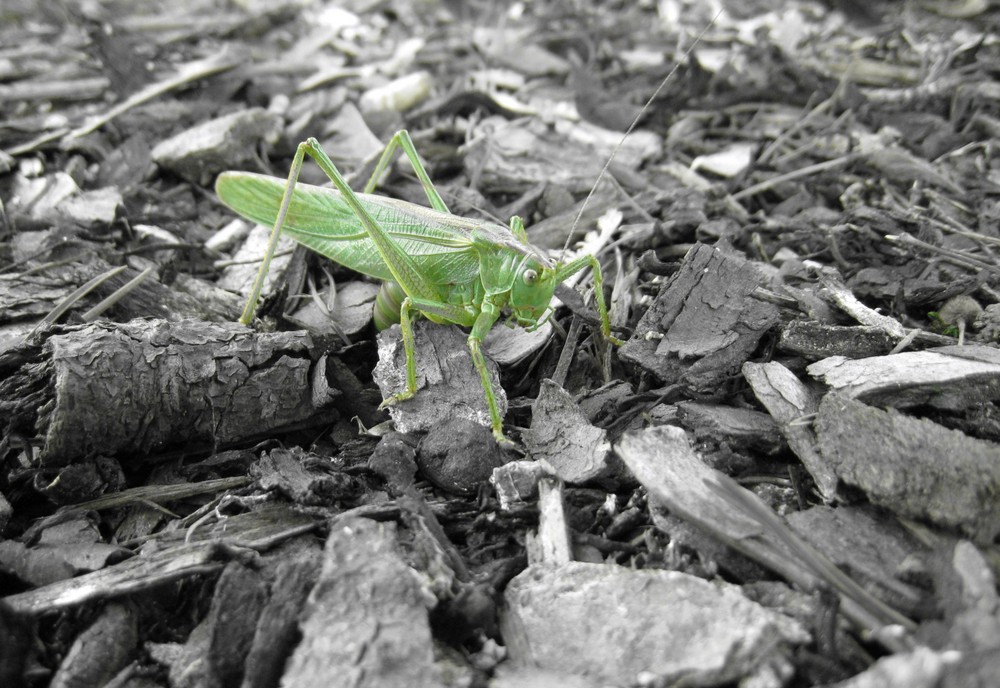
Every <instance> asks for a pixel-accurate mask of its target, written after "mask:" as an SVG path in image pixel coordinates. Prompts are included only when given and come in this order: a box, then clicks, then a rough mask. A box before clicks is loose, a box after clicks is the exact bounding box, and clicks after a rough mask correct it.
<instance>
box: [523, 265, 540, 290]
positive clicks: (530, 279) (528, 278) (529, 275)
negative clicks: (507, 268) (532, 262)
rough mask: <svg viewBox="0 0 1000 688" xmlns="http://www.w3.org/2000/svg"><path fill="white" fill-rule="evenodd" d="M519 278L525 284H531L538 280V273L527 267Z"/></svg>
mask: <svg viewBox="0 0 1000 688" xmlns="http://www.w3.org/2000/svg"><path fill="white" fill-rule="evenodd" d="M521 278H522V279H523V280H524V283H525V284H527V285H528V286H531V285H532V284H534V283H535V282H536V281H537V280H538V273H537V272H535V271H534V270H532V269H530V268H529V269H527V270H525V271H524V273H523V274H522V275H521Z"/></svg>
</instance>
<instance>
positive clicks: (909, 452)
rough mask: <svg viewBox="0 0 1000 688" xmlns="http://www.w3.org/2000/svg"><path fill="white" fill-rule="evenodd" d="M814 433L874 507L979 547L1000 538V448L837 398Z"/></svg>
mask: <svg viewBox="0 0 1000 688" xmlns="http://www.w3.org/2000/svg"><path fill="white" fill-rule="evenodd" d="M815 425H816V432H817V436H818V439H819V446H820V448H821V449H820V451H821V452H822V454H823V457H824V459H826V460H827V461H828V462H829V463H830V465H831V466H832V467H833V469H834V470H835V471H836V472H837V475H838V476H839V477H840V479H841V480H843V481H844V482H846V483H849V484H851V485H855V486H857V487H858V488H860V489H861V490H863V491H864V492H865V494H866V495H868V498H869V499H870V500H871V501H872V502H873V503H874V504H878V505H880V506H884V507H886V508H887V509H890V510H891V511H893V512H895V513H896V514H899V515H901V516H905V517H908V518H918V519H923V520H927V521H930V522H931V523H935V524H937V525H939V526H944V527H946V528H957V529H959V530H961V531H962V532H963V533H965V534H966V535H968V536H970V537H971V538H972V539H973V540H975V541H976V542H977V543H980V544H989V543H991V542H992V541H993V538H994V537H996V536H997V534H1000V501H998V500H997V498H996V496H997V494H998V493H1000V445H997V444H994V443H993V442H987V441H985V440H979V439H975V438H972V437H968V436H967V435H965V434H963V433H961V432H959V431H957V430H949V429H948V428H945V427H943V426H941V425H938V424H937V423H934V422H933V421H930V420H924V419H917V418H909V417H907V416H904V415H903V414H901V413H900V412H898V411H896V410H893V409H890V410H888V411H883V410H881V409H877V408H873V407H871V406H868V405H866V404H864V403H862V402H860V401H858V400H856V399H852V398H850V397H849V396H847V395H845V394H841V393H835V392H834V393H830V394H827V395H826V397H824V399H823V401H822V402H821V403H820V406H819V413H818V415H817V418H816V423H815Z"/></svg>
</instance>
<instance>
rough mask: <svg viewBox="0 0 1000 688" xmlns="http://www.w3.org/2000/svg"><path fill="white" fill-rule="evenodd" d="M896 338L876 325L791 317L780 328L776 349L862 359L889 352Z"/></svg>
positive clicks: (812, 355)
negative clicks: (837, 323) (844, 324)
mask: <svg viewBox="0 0 1000 688" xmlns="http://www.w3.org/2000/svg"><path fill="white" fill-rule="evenodd" d="M895 345H896V340H895V339H893V337H891V336H889V335H888V334H886V332H885V330H883V329H880V328H878V327H868V326H865V325H855V326H843V325H828V324H826V323H821V322H815V321H811V320H810V321H806V320H793V321H792V322H790V323H788V324H787V325H785V326H784V327H783V328H782V330H781V339H779V340H778V348H779V349H781V350H782V351H790V352H792V353H796V354H799V355H800V356H805V357H806V358H807V359H809V360H813V361H815V360H818V359H821V358H828V357H830V356H846V357H847V358H862V357H864V356H879V355H882V354H887V353H889V352H890V351H892V347H893V346H895Z"/></svg>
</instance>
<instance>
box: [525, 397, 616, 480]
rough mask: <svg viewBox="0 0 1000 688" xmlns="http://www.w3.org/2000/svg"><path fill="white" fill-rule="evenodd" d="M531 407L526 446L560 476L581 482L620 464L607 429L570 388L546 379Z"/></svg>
mask: <svg viewBox="0 0 1000 688" xmlns="http://www.w3.org/2000/svg"><path fill="white" fill-rule="evenodd" d="M531 411H532V413H531V418H532V419H531V427H530V428H529V429H528V431H527V432H526V433H524V446H525V447H526V448H527V450H528V452H529V453H530V455H531V457H532V458H534V459H537V460H544V461H546V462H547V463H548V465H549V466H551V467H552V470H553V471H554V472H555V474H556V475H557V476H558V477H559V478H560V479H562V480H565V481H566V482H567V483H571V484H580V483H585V482H587V481H588V480H595V479H597V478H602V477H608V476H609V475H610V474H612V473H614V472H615V471H616V468H618V467H620V463H619V462H617V461H615V460H614V458H613V457H612V456H611V445H610V444H609V443H608V438H607V432H606V431H604V430H602V429H601V428H598V427H595V426H593V425H591V424H590V422H589V421H588V420H587V418H586V416H584V414H583V411H581V410H580V407H579V406H577V405H576V402H574V401H573V398H572V397H571V396H570V394H569V392H567V391H566V390H564V389H563V388H562V387H560V386H559V385H557V384H556V383H555V382H553V381H552V380H542V384H541V389H540V390H539V393H538V398H537V399H535V403H534V404H532V407H531Z"/></svg>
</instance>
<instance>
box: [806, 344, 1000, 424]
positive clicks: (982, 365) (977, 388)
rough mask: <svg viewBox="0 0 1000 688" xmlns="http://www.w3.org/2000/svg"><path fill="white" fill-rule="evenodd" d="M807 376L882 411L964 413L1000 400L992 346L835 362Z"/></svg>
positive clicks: (999, 358)
mask: <svg viewBox="0 0 1000 688" xmlns="http://www.w3.org/2000/svg"><path fill="white" fill-rule="evenodd" d="M807 370H808V371H809V374H810V375H812V376H813V377H816V378H822V379H823V381H824V382H826V384H828V385H830V387H832V388H833V389H835V390H839V391H841V392H844V393H846V394H848V395H850V396H852V397H854V398H856V399H860V400H862V401H865V402H867V403H869V404H877V405H882V406H893V407H896V408H907V407H910V406H921V405H924V404H929V405H931V406H935V407H937V408H941V409H947V410H960V409H964V408H968V407H970V406H974V405H976V404H981V403H984V402H986V401H989V400H991V399H998V398H1000V350H998V349H996V348H994V347H991V346H943V347H940V348H937V349H928V350H926V351H906V352H903V353H899V354H892V355H889V356H875V357H872V358H862V359H858V360H853V361H852V360H847V359H844V358H842V357H840V356H834V357H832V358H827V359H824V360H822V361H819V362H817V363H813V364H812V365H811V366H809V368H808V369H807Z"/></svg>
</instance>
